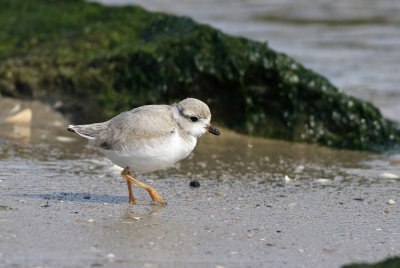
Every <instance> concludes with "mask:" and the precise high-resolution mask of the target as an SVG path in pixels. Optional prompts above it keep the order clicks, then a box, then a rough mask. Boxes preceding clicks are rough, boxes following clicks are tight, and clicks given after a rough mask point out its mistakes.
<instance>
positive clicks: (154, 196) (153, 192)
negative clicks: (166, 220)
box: [146, 187, 167, 206]
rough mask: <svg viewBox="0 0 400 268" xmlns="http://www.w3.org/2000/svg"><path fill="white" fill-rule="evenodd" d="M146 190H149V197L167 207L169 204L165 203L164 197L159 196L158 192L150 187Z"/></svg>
mask: <svg viewBox="0 0 400 268" xmlns="http://www.w3.org/2000/svg"><path fill="white" fill-rule="evenodd" d="M146 190H147V192H149V195H150V197H151V199H152V200H153V201H157V202H158V203H160V204H161V205H164V206H165V205H167V203H166V202H164V200H163V199H162V197H161V196H160V195H159V194H158V192H157V191H156V190H154V188H152V187H149V189H146Z"/></svg>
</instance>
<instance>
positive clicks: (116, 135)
mask: <svg viewBox="0 0 400 268" xmlns="http://www.w3.org/2000/svg"><path fill="white" fill-rule="evenodd" d="M210 121H211V112H210V108H209V107H208V105H207V104H205V103H204V102H202V101H201V100H198V99H195V98H186V99H184V100H182V101H180V102H178V103H174V104H172V105H144V106H140V107H137V108H135V109H133V110H130V111H126V112H123V113H121V114H119V115H117V116H115V117H113V118H112V119H110V120H108V121H105V122H101V123H92V124H85V125H69V126H68V127H67V130H68V131H71V132H74V133H76V134H78V135H79V136H81V137H83V138H86V139H87V140H88V144H89V146H91V147H93V148H96V149H99V150H100V151H101V152H102V153H103V154H104V155H105V156H106V157H107V158H108V159H110V160H111V162H112V163H113V164H115V165H117V166H119V167H121V168H122V169H123V170H122V172H121V176H122V177H123V178H124V179H125V180H126V182H127V184H128V192H129V204H137V203H139V202H145V201H138V200H136V199H135V198H134V196H133V193H132V184H131V183H134V184H136V185H137V186H140V187H142V188H144V189H145V190H147V192H148V193H149V195H150V197H151V199H152V200H153V201H156V202H158V203H159V204H161V205H166V204H167V203H166V202H165V201H164V200H163V198H162V197H161V196H160V195H159V194H158V192H157V191H156V190H155V189H154V188H153V187H151V186H148V185H146V184H144V183H142V182H140V181H138V180H136V179H134V178H133V177H132V175H131V171H133V172H135V173H148V172H154V171H157V170H163V169H166V168H169V167H171V166H173V165H174V164H176V163H177V162H179V161H180V160H182V159H184V158H186V157H188V156H189V155H190V153H191V152H192V151H193V149H194V148H195V146H196V143H197V139H198V138H199V137H200V136H202V135H203V134H205V133H206V132H207V131H208V132H210V133H212V134H214V135H216V136H219V135H220V132H219V130H218V129H217V128H216V127H215V126H213V125H212V124H211V123H210Z"/></svg>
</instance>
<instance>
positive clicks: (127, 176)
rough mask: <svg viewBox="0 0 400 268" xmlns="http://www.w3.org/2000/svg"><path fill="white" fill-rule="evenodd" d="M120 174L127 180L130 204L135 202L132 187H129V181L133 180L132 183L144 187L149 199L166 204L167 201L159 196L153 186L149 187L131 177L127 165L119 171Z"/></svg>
mask: <svg viewBox="0 0 400 268" xmlns="http://www.w3.org/2000/svg"><path fill="white" fill-rule="evenodd" d="M121 176H122V177H123V178H124V179H125V180H126V181H127V183H128V190H129V203H130V204H135V203H137V201H136V200H135V198H133V194H132V187H131V182H133V183H134V184H136V185H137V186H139V187H142V188H144V189H145V190H146V191H147V192H148V193H149V195H150V197H151V199H152V200H153V201H157V202H158V203H160V204H162V205H166V204H167V203H165V202H164V200H163V199H162V198H161V196H160V195H159V194H158V193H157V191H156V190H154V188H153V187H150V186H148V185H146V184H144V183H141V182H140V181H138V180H135V179H134V178H132V176H131V172H130V171H129V167H126V168H125V169H124V170H123V171H122V172H121ZM131 197H132V198H131ZM131 201H132V202H131Z"/></svg>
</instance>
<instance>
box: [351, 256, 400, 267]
mask: <svg viewBox="0 0 400 268" xmlns="http://www.w3.org/2000/svg"><path fill="white" fill-rule="evenodd" d="M399 267H400V258H399V257H392V258H389V259H387V260H384V261H381V262H378V263H373V264H368V263H360V264H349V265H345V266H343V268H399Z"/></svg>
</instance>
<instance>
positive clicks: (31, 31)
mask: <svg viewBox="0 0 400 268" xmlns="http://www.w3.org/2000/svg"><path fill="white" fill-rule="evenodd" d="M0 27H1V28H2V29H4V30H2V31H0V94H2V95H5V96H13V97H19V98H36V99H42V100H44V101H48V102H53V103H55V102H58V104H60V102H59V101H60V100H61V101H62V103H63V105H57V107H58V109H60V110H61V111H62V112H64V113H65V114H67V115H69V116H70V117H71V119H72V120H73V121H75V122H78V123H82V122H89V121H92V120H104V119H106V118H109V117H111V116H114V115H116V114H117V113H119V112H121V111H125V110H128V109H132V108H134V107H137V106H140V105H144V104H150V103H172V102H174V101H177V100H180V99H182V98H186V97H189V96H190V97H196V98H199V99H202V100H204V101H205V102H207V103H208V104H209V105H210V106H211V110H212V112H213V118H214V121H216V122H218V124H219V125H223V126H225V127H228V128H230V129H233V130H236V131H238V132H241V133H246V134H251V135H257V136H264V137H269V138H278V139H285V140H291V141H301V142H312V143H318V144H321V145H328V146H334V147H337V148H348V149H360V150H383V149H389V148H392V147H393V146H395V145H398V144H399V143H400V130H399V128H398V124H397V123H395V122H392V121H389V120H386V119H384V118H383V117H382V115H381V113H380V112H379V110H378V109H376V108H375V107H374V106H373V105H371V104H369V103H367V102H364V101H361V100H359V99H357V98H354V97H350V96H347V95H345V94H343V93H341V92H339V91H338V89H337V88H336V87H335V86H333V85H332V84H331V83H330V82H329V81H328V80H327V79H326V78H324V77H322V76H321V75H319V74H317V73H315V72H313V71H312V70H309V69H307V68H305V67H304V66H303V65H302V64H300V63H298V62H296V61H295V60H293V59H292V58H290V57H289V56H287V55H285V54H284V53H278V52H276V51H274V50H272V49H270V48H269V47H268V44H267V43H262V42H256V41H251V40H248V39H246V38H241V37H233V36H230V35H227V34H224V33H223V32H221V31H219V30H216V29H214V28H212V27H210V26H207V25H202V24H198V23H196V22H194V21H193V20H192V19H190V18H187V17H178V16H173V15H167V14H162V13H151V12H148V11H145V10H143V9H142V8H140V7H137V6H125V7H111V6H103V5H100V4H97V3H87V2H84V1H80V0H73V1H71V0H64V1H62V0H38V1H23V0H4V1H1V2H0Z"/></svg>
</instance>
